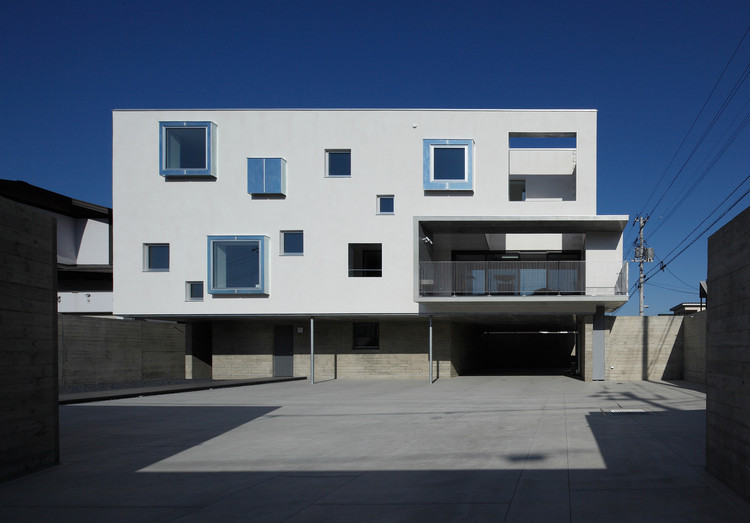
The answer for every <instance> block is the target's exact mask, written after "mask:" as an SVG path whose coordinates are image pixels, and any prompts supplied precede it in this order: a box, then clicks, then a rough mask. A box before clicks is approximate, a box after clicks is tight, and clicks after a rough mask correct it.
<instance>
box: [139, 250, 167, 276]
mask: <svg viewBox="0 0 750 523" xmlns="http://www.w3.org/2000/svg"><path fill="white" fill-rule="evenodd" d="M143 270H144V271H150V272H160V271H161V272H167V271H169V244H168V243H145V244H144V245H143Z"/></svg>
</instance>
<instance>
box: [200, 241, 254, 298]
mask: <svg viewBox="0 0 750 523" xmlns="http://www.w3.org/2000/svg"><path fill="white" fill-rule="evenodd" d="M267 241H268V237H267V236H209V237H208V293H209V294H268V271H267V263H268V260H267V253H268V249H267Z"/></svg>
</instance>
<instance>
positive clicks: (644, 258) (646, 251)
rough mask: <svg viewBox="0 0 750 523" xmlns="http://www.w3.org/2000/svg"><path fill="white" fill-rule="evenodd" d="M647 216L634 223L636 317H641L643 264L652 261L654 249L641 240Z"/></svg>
mask: <svg viewBox="0 0 750 523" xmlns="http://www.w3.org/2000/svg"><path fill="white" fill-rule="evenodd" d="M647 221H648V216H646V217H645V218H644V217H643V216H638V217H637V218H636V219H635V222H634V223H638V228H639V231H638V245H636V247H635V260H634V261H636V262H638V268H639V271H638V272H639V274H638V315H639V316H643V308H644V305H643V283H644V282H643V263H644V262H649V263H651V262H652V261H654V249H652V248H651V247H646V242H645V240H644V239H643V226H644V225H646V222H647Z"/></svg>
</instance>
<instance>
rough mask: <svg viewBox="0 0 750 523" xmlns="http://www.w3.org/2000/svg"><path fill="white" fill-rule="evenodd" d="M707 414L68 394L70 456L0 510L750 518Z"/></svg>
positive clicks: (488, 380)
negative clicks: (712, 461) (76, 397)
mask: <svg viewBox="0 0 750 523" xmlns="http://www.w3.org/2000/svg"><path fill="white" fill-rule="evenodd" d="M613 409H640V410H643V411H645V412H644V413H634V412H626V413H620V414H614V413H612V410H613ZM705 426H706V417H705V394H704V393H703V392H701V391H700V390H695V388H694V387H693V388H686V387H680V386H678V384H674V383H663V382H662V383H658V382H640V381H636V382H621V383H618V382H598V383H583V382H581V381H577V380H574V379H571V378H567V377H563V376H537V377H524V376H492V377H464V378H458V379H453V380H439V381H437V382H436V383H435V384H433V385H429V384H427V383H425V382H424V381H423V380H420V381H414V380H411V381H401V380H371V381H328V382H324V383H318V384H315V385H310V384H309V383H307V382H300V381H296V382H287V383H274V384H267V385H261V386H253V387H239V388H228V389H213V390H204V391H196V392H185V393H179V394H170V395H162V396H148V397H139V398H130V399H120V400H112V401H106V402H101V403H86V404H79V405H67V406H62V407H60V441H61V461H62V464H61V465H59V466H57V467H53V468H50V469H46V470H43V471H40V472H37V473H34V474H31V475H28V476H25V477H21V478H18V479H15V480H13V481H9V482H6V483H2V484H0V521H4V522H8V521H32V520H33V521H77V522H78V521H134V520H139V521H217V520H233V521H236V520H248V521H292V522H295V521H368V522H369V521H472V522H474V521H508V522H510V521H524V522H526V521H544V522H550V521H573V522H588V521H597V522H600V521H607V522H614V521H679V522H685V521H738V522H739V521H742V522H746V521H750V505H749V504H748V503H746V502H745V501H743V500H742V499H741V498H740V497H738V496H737V495H736V494H735V493H733V492H732V491H731V490H730V489H729V488H728V487H726V486H724V485H723V484H721V483H720V482H718V481H717V480H715V479H714V478H713V477H712V476H711V475H709V474H708V473H707V472H706V471H705V470H704V465H705V455H704V453H705Z"/></svg>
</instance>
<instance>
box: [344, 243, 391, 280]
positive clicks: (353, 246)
mask: <svg viewBox="0 0 750 523" xmlns="http://www.w3.org/2000/svg"><path fill="white" fill-rule="evenodd" d="M381 276H383V247H382V245H381V244H379V243H350V244H349V277H350V278H380V277H381Z"/></svg>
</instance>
